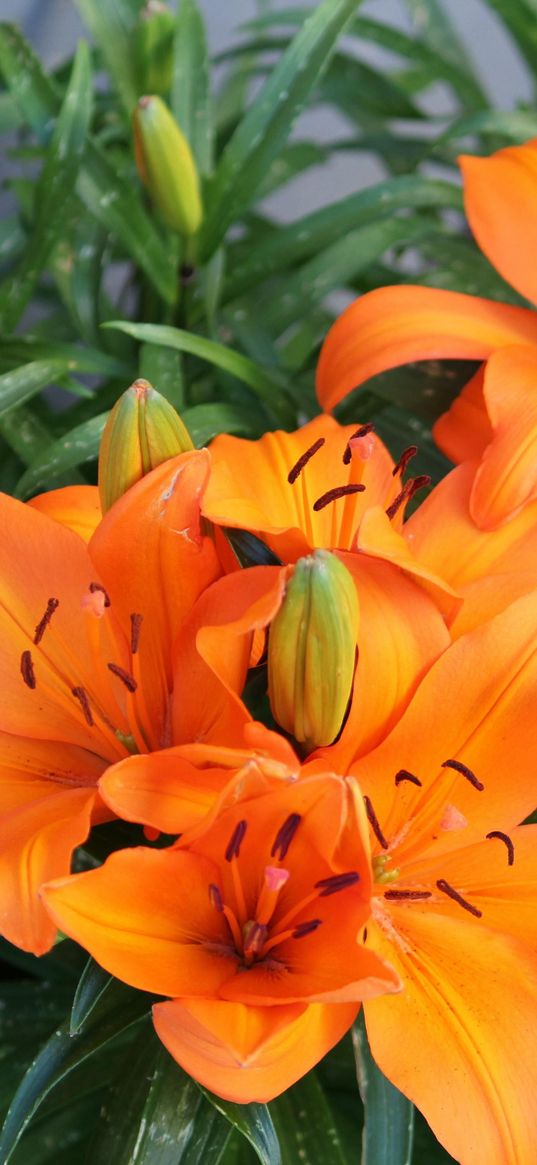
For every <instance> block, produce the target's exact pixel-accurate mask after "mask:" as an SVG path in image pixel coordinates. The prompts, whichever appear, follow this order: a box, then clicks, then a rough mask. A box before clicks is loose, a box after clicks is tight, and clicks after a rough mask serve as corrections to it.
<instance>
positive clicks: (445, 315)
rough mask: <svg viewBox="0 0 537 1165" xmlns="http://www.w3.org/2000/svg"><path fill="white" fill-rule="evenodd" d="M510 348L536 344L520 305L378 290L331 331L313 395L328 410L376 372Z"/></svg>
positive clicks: (533, 320) (536, 326)
mask: <svg viewBox="0 0 537 1165" xmlns="http://www.w3.org/2000/svg"><path fill="white" fill-rule="evenodd" d="M508 344H535V345H537V316H536V315H535V313H534V312H532V311H529V309H527V308H523V307H511V306H509V305H508V304H504V303H494V302H493V301H492V300H488V299H480V298H478V297H477V296H473V295H463V294H461V293H460V292H455V291H442V290H439V289H437V288H428V287H418V286H404V287H381V288H378V290H376V291H371V292H369V293H368V294H367V295H364V296H362V298H361V299H358V300H356V301H355V303H352V304H351V305H350V307H348V308H347V310H346V311H344V312H343V315H341V316H340V317H339V319H337V320H336V322H335V324H333V325H332V327H331V329H330V331H329V333H328V335H327V337H326V340H325V342H324V344H323V347H322V349H321V354H320V357H319V364H318V367H317V396H318V398H319V401H320V404H321V405H322V407H323V408H324V409H333V408H334V407H335V405H337V403H338V401H340V400H342V398H343V397H344V396H346V395H347V393H349V392H350V391H351V390H352V389H353V388H357V387H358V385H360V384H363V383H364V382H365V381H366V380H369V379H370V378H371V377H372V376H376V375H377V373H379V372H385V371H386V370H387V369H389V368H396V367H397V366H398V365H399V364H408V363H409V361H413V360H431V359H434V360H440V359H442V358H448V357H451V358H452V359H457V360H484V359H486V358H487V357H488V356H490V355H491V353H492V352H494V351H495V349H496V348H501V347H505V346H506V345H508Z"/></svg>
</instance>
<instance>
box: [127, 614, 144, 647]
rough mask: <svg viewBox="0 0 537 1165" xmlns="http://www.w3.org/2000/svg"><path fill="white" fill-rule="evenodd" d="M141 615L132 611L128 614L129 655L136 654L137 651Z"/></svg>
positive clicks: (141, 620)
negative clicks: (129, 632)
mask: <svg viewBox="0 0 537 1165" xmlns="http://www.w3.org/2000/svg"><path fill="white" fill-rule="evenodd" d="M143 618H144V617H143V615H139V614H137V613H136V612H134V613H133V614H132V615H131V616H130V620H131V655H136V652H137V651H138V644H139V642H140V629H141V626H142V622H143Z"/></svg>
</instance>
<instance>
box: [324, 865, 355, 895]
mask: <svg viewBox="0 0 537 1165" xmlns="http://www.w3.org/2000/svg"><path fill="white" fill-rule="evenodd" d="M359 881H360V875H359V874H358V873H357V872H356V870H349V873H348V874H332V877H331V878H321V879H320V880H319V881H318V882H315V884H314V887H313V888H314V890H320V891H321V893H320V895H319V897H320V898H328V897H329V895H330V894H338V893H339V891H340V890H346V889H347V888H348V886H355V885H356V883H357V882H359Z"/></svg>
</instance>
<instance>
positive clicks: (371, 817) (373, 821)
mask: <svg viewBox="0 0 537 1165" xmlns="http://www.w3.org/2000/svg"><path fill="white" fill-rule="evenodd" d="M364 805H365V811H366V813H367V820H368V821H369V824H370V826H371V829H372V830H373V833H374V834H375V837H376V839H377V841H378V843H379V845H381V846H382V848H383V849H388V842H387V841H386V838H385V837H384V834H383V832H382V829H381V828H380V822H379V819H378V817H377V815H376V813H375V810H374V809H373V805H372V803H371V798H370V797H367V796H364Z"/></svg>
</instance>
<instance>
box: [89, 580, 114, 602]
mask: <svg viewBox="0 0 537 1165" xmlns="http://www.w3.org/2000/svg"><path fill="white" fill-rule="evenodd" d="M88 589H89V590H90V592H91V594H92V595H94V594H95V593H96V592H100V594H101V595H102V596H103V598H104V605H105V607H110V606H111V605H112V604H111V602H110V595H109V594H108V591H107V590H106V587H103V584H102V583H99V582H90V585H89V588H88Z"/></svg>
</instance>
